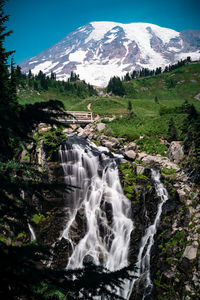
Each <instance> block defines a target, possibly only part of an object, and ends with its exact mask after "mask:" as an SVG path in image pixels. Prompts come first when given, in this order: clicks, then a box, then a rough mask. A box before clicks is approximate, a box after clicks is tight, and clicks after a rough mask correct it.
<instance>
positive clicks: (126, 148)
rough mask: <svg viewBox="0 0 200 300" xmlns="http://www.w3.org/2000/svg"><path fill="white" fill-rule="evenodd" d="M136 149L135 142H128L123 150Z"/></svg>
mask: <svg viewBox="0 0 200 300" xmlns="http://www.w3.org/2000/svg"><path fill="white" fill-rule="evenodd" d="M136 149H137V145H136V143H133V142H132V143H130V144H128V145H127V146H125V151H127V150H136Z"/></svg>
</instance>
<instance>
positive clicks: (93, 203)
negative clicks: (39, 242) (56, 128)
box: [59, 138, 168, 300]
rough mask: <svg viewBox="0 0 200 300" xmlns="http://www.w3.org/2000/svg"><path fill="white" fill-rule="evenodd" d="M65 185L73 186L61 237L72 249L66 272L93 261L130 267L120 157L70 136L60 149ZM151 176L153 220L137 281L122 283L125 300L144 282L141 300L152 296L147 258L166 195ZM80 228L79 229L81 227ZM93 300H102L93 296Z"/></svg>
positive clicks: (127, 209) (114, 267)
mask: <svg viewBox="0 0 200 300" xmlns="http://www.w3.org/2000/svg"><path fill="white" fill-rule="evenodd" d="M59 157H60V162H61V166H62V168H63V173H64V180H65V183H66V184H70V185H72V186H75V187H76V188H74V189H73V190H72V191H70V192H69V193H66V195H65V203H66V205H65V209H66V211H65V212H66V225H65V228H64V230H63V231H62V233H61V235H60V240H61V239H62V238H64V239H66V240H67V241H68V242H69V243H70V244H71V247H72V254H71V256H70V257H69V259H68V263H67V266H66V269H76V268H82V267H83V265H84V262H86V261H92V262H93V263H95V264H96V265H102V266H104V267H105V268H107V269H108V270H110V271H115V270H118V269H121V268H123V267H125V266H127V265H128V263H129V262H128V254H129V243H130V236H131V232H132V231H133V230H134V225H133V221H132V220H131V201H130V200H129V199H127V198H126V197H125V196H124V194H123V190H122V188H121V184H120V180H119V175H118V160H119V159H118V157H117V155H114V154H112V157H110V156H109V151H108V150H107V148H105V147H97V146H95V145H94V144H93V143H91V142H88V141H83V140H81V139H78V138H70V139H69V140H68V142H66V143H65V144H62V146H61V147H60V150H59ZM151 178H152V181H153V183H154V186H155V191H156V195H157V197H158V200H159V201H158V206H157V212H156V216H155V219H154V221H153V222H152V223H151V224H150V225H149V227H148V228H147V229H146V231H145V234H144V236H143V237H141V243H140V247H139V250H138V256H137V261H136V266H137V271H134V272H131V275H134V276H135V277H136V279H134V280H132V281H131V282H130V281H128V280H127V281H126V282H125V283H124V286H123V289H118V295H120V296H122V297H124V299H129V298H130V297H131V293H132V290H133V289H134V285H135V283H136V281H137V280H141V279H142V280H143V282H144V288H143V298H142V299H143V300H144V299H146V296H148V295H150V294H151V291H152V286H153V285H152V282H151V277H150V255H151V249H152V246H153V244H154V236H155V234H156V232H157V227H158V224H159V221H160V217H161V214H162V207H163V204H164V203H165V202H166V201H167V199H168V193H167V190H166V189H165V187H164V186H163V184H162V183H161V181H160V173H159V171H157V170H154V169H152V170H151ZM79 227H81V228H79ZM95 299H102V300H103V299H105V297H103V298H102V297H100V298H99V297H97V298H95Z"/></svg>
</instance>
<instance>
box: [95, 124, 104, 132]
mask: <svg viewBox="0 0 200 300" xmlns="http://www.w3.org/2000/svg"><path fill="white" fill-rule="evenodd" d="M105 127H106V124H104V123H98V124H97V131H98V132H101V131H103V130H104V129H105Z"/></svg>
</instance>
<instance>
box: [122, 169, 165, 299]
mask: <svg viewBox="0 0 200 300" xmlns="http://www.w3.org/2000/svg"><path fill="white" fill-rule="evenodd" d="M151 178H152V181H153V183H154V186H155V191H156V195H157V197H158V198H159V203H158V207H157V213H156V216H155V219H154V222H153V224H150V226H149V227H148V228H147V229H146V232H145V235H144V236H143V237H142V240H141V245H140V249H139V254H138V257H137V263H136V266H137V272H136V273H135V274H134V275H135V276H136V277H138V278H142V280H143V281H144V290H143V298H142V300H144V299H145V298H146V297H147V296H148V295H150V294H151V291H152V287H153V284H152V282H151V277H150V258H151V248H152V246H153V244H154V236H155V234H156V232H157V227H158V224H159V222H160V217H161V214H162V207H163V204H164V203H165V202H166V201H167V200H168V193H167V190H166V188H165V187H164V185H163V184H162V182H161V181H160V173H159V171H158V170H154V169H151ZM136 280H137V279H135V280H133V282H132V287H131V288H130V292H129V297H130V295H131V291H132V289H133V286H134V284H135V282H136ZM129 297H128V299H129Z"/></svg>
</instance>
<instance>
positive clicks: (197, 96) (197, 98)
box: [194, 93, 200, 101]
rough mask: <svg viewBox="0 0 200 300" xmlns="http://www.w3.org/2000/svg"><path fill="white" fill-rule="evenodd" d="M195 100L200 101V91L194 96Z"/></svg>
mask: <svg viewBox="0 0 200 300" xmlns="http://www.w3.org/2000/svg"><path fill="white" fill-rule="evenodd" d="M194 98H195V99H196V100H198V101H200V93H199V94H197V95H196V96H195V97H194Z"/></svg>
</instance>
